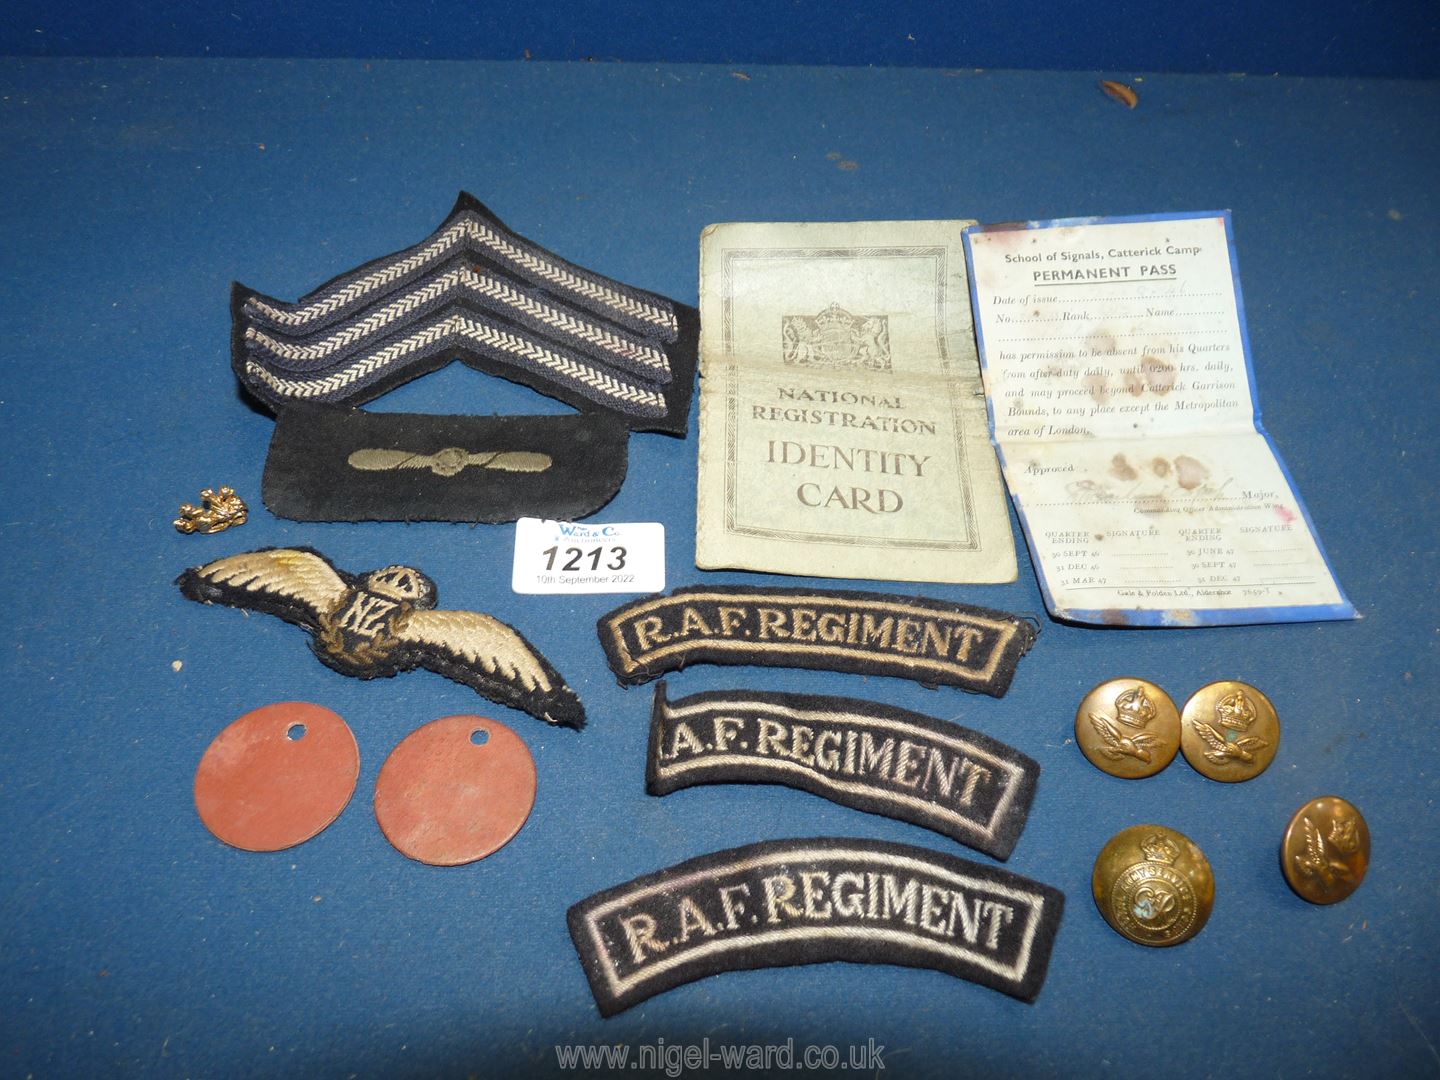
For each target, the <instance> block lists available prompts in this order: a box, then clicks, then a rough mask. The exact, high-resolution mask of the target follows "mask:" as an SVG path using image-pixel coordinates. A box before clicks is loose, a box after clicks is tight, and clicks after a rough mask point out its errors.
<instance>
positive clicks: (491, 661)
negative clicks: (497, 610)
mask: <svg viewBox="0 0 1440 1080" xmlns="http://www.w3.org/2000/svg"><path fill="white" fill-rule="evenodd" d="M175 583H176V585H178V586H179V587H180V592H181V593H183V594H184V595H185V596H186V597H188V598H189V599H191V600H196V601H199V602H200V603H202V604H227V605H229V606H230V607H238V608H242V609H245V610H251V611H263V612H266V613H267V614H270V615H275V616H278V617H279V618H281V619H284V620H285V621H286V622H289V623H294V624H295V625H297V626H302V627H304V628H305V629H306V630H309V631H310V634H311V642H310V648H311V650H312V651H313V652H314V653H315V655H316V656H317V657H318V658H319V659H320V661H321V663H323V664H325V665H326V666H327V667H330V668H333V669H334V670H336V671H338V672H340V673H341V674H342V675H352V676H354V677H356V678H360V679H375V678H381V677H386V676H391V675H396V674H398V673H399V672H402V671H412V670H414V669H415V668H419V667H423V668H426V669H428V670H430V671H434V672H436V673H437V674H440V675H444V676H445V677H446V678H450V679H454V680H455V681H456V682H459V683H464V684H465V685H466V686H468V687H470V688H471V689H473V690H475V691H476V692H477V693H479V694H482V695H484V696H485V697H487V698H489V699H490V700H491V701H496V702H499V703H500V704H502V705H509V706H511V707H512V708H516V709H520V710H522V711H523V712H527V713H529V714H530V715H531V716H534V717H536V718H537V719H540V720H543V721H545V722H546V723H547V724H557V725H559V726H562V727H571V728H580V727H583V726H584V724H585V710H584V707H583V706H582V705H581V704H580V699H579V698H578V697H576V695H575V691H573V690H572V689H570V687H569V686H567V685H566V684H565V680H564V679H563V678H562V677H561V675H560V673H559V672H557V671H556V670H555V669H554V668H553V667H551V666H550V663H549V661H547V660H546V659H545V657H544V656H542V655H541V654H540V653H539V651H538V650H537V649H536V648H535V647H534V646H533V645H531V644H530V642H528V641H526V640H525V638H524V637H522V636H521V635H520V633H519V632H518V631H517V630H515V629H514V628H513V627H510V626H507V625H506V624H505V623H503V622H501V621H500V620H498V619H495V618H492V617H491V616H489V615H484V614H481V613H480V612H478V611H440V610H436V607H435V603H436V599H437V591H436V588H435V583H434V582H432V581H431V580H430V579H429V578H428V577H427V576H426V575H425V574H423V573H421V572H420V571H419V570H416V569H415V568H414V567H410V566H386V567H383V568H382V569H379V570H371V571H370V572H369V573H366V574H358V575H356V574H347V573H345V572H344V571H342V570H337V569H336V568H335V567H334V566H332V565H331V563H330V561H329V560H328V559H326V558H325V556H323V555H321V554H320V553H319V552H318V551H314V550H312V549H310V548H264V549H261V550H259V551H249V552H245V553H243V554H240V555H232V556H230V557H229V558H225V559H218V560H216V561H215V562H212V563H207V564H206V565H204V566H197V567H192V568H191V569H189V570H186V571H185V572H184V573H183V574H181V575H180V577H179V578H178V579H176V582H175Z"/></svg>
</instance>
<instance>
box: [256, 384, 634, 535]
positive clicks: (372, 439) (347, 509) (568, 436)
mask: <svg viewBox="0 0 1440 1080" xmlns="http://www.w3.org/2000/svg"><path fill="white" fill-rule="evenodd" d="M628 441H629V432H628V431H627V430H626V429H625V428H624V427H622V426H621V425H619V424H617V423H615V422H614V421H613V420H611V419H610V418H609V417H606V416H601V415H599V414H595V413H580V414H572V415H568V416H428V415H419V414H413V413H369V412H363V411H361V410H359V409H346V408H342V407H339V406H334V405H308V404H302V405H286V406H285V407H284V408H282V409H281V410H280V414H279V418H278V420H277V422H276V424H275V434H274V435H273V436H272V437H271V439H270V454H269V456H268V457H267V458H266V459H265V478H264V481H263V483H262V485H261V488H260V492H261V495H262V496H264V499H265V505H266V506H268V507H269V508H270V510H271V511H272V512H273V513H275V514H277V515H279V516H280V517H283V518H290V519H291V520H293V521H483V522H500V521H515V520H516V519H517V518H521V517H531V516H534V517H543V518H553V519H555V520H557V521H576V520H578V519H580V518H583V517H586V516H588V515H590V514H593V513H595V511H597V510H599V509H600V508H601V507H602V506H604V505H605V504H606V503H607V502H609V501H610V500H611V499H612V498H614V496H615V493H616V492H617V491H619V490H620V485H621V484H622V483H624V481H625V467H626V459H627V453H628V445H627V444H628Z"/></svg>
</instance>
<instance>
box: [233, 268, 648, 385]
mask: <svg viewBox="0 0 1440 1080" xmlns="http://www.w3.org/2000/svg"><path fill="white" fill-rule="evenodd" d="M451 292H457V293H460V294H461V295H467V294H468V295H474V296H478V297H480V298H481V299H482V301H493V302H494V304H493V306H494V307H495V308H496V310H498V311H499V312H500V313H501V314H511V315H512V316H518V317H520V318H522V319H524V318H526V317H528V319H529V320H530V321H533V322H535V323H539V324H540V325H541V326H543V327H545V328H548V329H551V330H554V331H555V332H556V333H558V334H559V335H561V336H564V337H567V338H570V339H571V340H572V341H575V342H577V343H580V344H581V345H582V347H583V346H586V345H588V346H591V347H594V348H596V349H599V350H603V351H604V352H605V353H607V354H608V355H609V356H611V357H612V358H613V359H615V360H617V361H619V362H620V363H622V364H623V365H624V366H626V367H629V368H632V369H636V370H637V374H640V375H642V376H644V377H646V378H650V379H654V378H657V377H659V378H660V379H661V381H667V382H668V381H669V377H670V362H669V360H668V359H667V357H666V356H665V354H664V352H662V351H661V350H660V349H659V348H657V347H656V346H655V345H653V344H651V343H649V342H645V341H640V340H636V339H634V338H631V337H629V336H628V335H625V334H623V333H621V332H619V331H616V330H611V329H609V328H606V327H604V326H599V325H597V324H595V323H593V322H590V321H589V320H587V319H585V318H583V317H581V316H580V315H578V314H576V313H573V312H569V311H565V310H563V309H561V308H557V307H554V306H552V305H550V304H546V303H544V302H542V301H540V300H537V299H535V298H534V297H532V296H529V295H528V294H526V293H524V292H522V291H521V290H519V289H517V288H515V287H514V286H513V285H511V284H509V283H508V282H505V281H503V280H501V279H499V278H496V277H494V276H492V275H490V274H486V273H483V272H481V271H478V270H476V269H474V268H472V267H469V266H456V267H453V268H452V269H450V270H448V271H446V272H445V273H443V274H441V275H440V276H438V277H435V278H432V279H430V280H428V281H425V282H424V283H423V284H421V285H420V286H419V287H417V288H415V289H412V290H411V291H410V292H407V293H405V294H403V295H401V296H399V297H397V298H396V299H394V300H392V301H391V302H390V303H388V304H386V305H385V306H384V307H381V308H379V309H376V310H372V311H370V312H369V314H367V315H365V316H364V317H363V318H361V319H359V320H358V321H356V322H353V323H349V324H348V325H344V326H341V327H339V328H336V329H333V330H332V331H331V332H330V334H329V335H328V336H326V337H323V338H320V339H319V340H310V341H303V342H302V341H292V340H280V339H279V338H278V337H276V336H272V335H271V334H268V333H266V332H265V331H264V330H261V329H258V328H256V327H255V326H247V327H246V328H245V337H246V339H247V340H248V341H253V342H255V343H257V344H259V345H261V346H262V347H263V348H265V350H266V351H267V352H270V353H271V354H273V355H274V356H276V357H277V358H280V359H284V360H291V361H296V362H301V361H305V362H309V361H318V360H324V359H326V358H327V357H330V356H332V355H334V354H335V353H339V352H342V351H344V350H346V349H348V348H350V347H352V346H355V345H357V344H359V343H360V342H363V341H364V340H365V339H366V338H369V337H373V336H374V335H376V334H378V333H380V332H381V331H382V330H385V329H387V328H388V327H389V326H390V325H391V324H392V323H394V322H396V321H397V320H400V319H402V318H403V317H405V316H407V315H409V314H410V313H411V312H413V311H415V310H416V309H419V308H423V307H425V306H426V305H427V304H430V303H432V302H434V301H436V300H439V299H441V298H442V297H444V296H445V295H446V294H447V293H451ZM487 306H491V305H487ZM245 310H246V313H247V314H250V313H252V312H253V311H259V312H262V313H264V314H266V315H270V316H273V315H277V314H284V313H283V312H281V311H280V310H279V309H277V308H276V307H275V306H274V302H272V301H271V300H270V298H268V297H260V296H251V297H249V298H248V299H247V300H246V301H245Z"/></svg>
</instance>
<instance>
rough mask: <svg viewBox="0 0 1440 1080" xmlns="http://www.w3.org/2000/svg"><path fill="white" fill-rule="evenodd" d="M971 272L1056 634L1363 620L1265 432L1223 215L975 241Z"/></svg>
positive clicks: (980, 329) (1032, 231)
mask: <svg viewBox="0 0 1440 1080" xmlns="http://www.w3.org/2000/svg"><path fill="white" fill-rule="evenodd" d="M965 254H966V258H967V260H968V261H969V269H970V287H971V294H972V296H971V298H972V301H973V304H974V309H975V327H976V336H977V338H978V343H979V349H980V361H981V368H982V372H983V377H984V383H985V394H986V400H987V405H988V408H989V417H990V434H991V438H992V440H993V442H994V444H995V449H996V451H997V452H998V454H999V457H1000V463H1001V467H1002V469H1003V470H1004V475H1005V481H1006V483H1007V484H1008V485H1009V488H1010V494H1011V496H1012V497H1013V498H1014V500H1015V507H1016V510H1017V511H1018V513H1019V516H1020V520H1021V522H1022V524H1023V525H1024V528H1025V535H1026V538H1027V539H1028V541H1029V544H1030V551H1031V554H1032V555H1033V557H1034V561H1035V566H1036V572H1037V574H1038V575H1039V578H1040V587H1041V590H1042V591H1043V592H1044V594H1045V603H1046V606H1047V607H1049V609H1050V611H1051V613H1052V614H1054V615H1055V617H1056V618H1058V619H1064V620H1067V621H1070V622H1077V623H1087V624H1096V625H1119V626H1209V625H1219V624H1226V623H1264V622H1301V621H1309V620H1320V619H1349V618H1354V617H1355V609H1354V607H1352V606H1351V604H1350V602H1349V601H1348V600H1346V598H1345V596H1344V594H1343V593H1341V591H1340V587H1339V585H1338V584H1337V583H1336V581H1335V577H1334V575H1333V574H1332V573H1331V570H1330V565H1329V563H1328V562H1327V560H1326V558H1325V553H1324V551H1323V550H1322V549H1321V547H1320V541H1319V538H1318V537H1317V536H1316V534H1315V530H1314V528H1313V526H1312V525H1311V522H1310V516H1309V514H1308V513H1307V512H1306V509H1305V505H1304V503H1302V502H1301V501H1300V495H1299V493H1298V492H1297V491H1296V490H1295V486H1294V484H1293V483H1292V482H1291V479H1290V474H1289V473H1288V472H1287V471H1286V469H1285V465H1284V463H1283V462H1282V461H1281V460H1280V456H1279V454H1278V453H1277V452H1276V450H1275V447H1274V444H1273V443H1272V442H1271V440H1270V436H1269V435H1268V434H1267V433H1266V432H1265V430H1264V428H1263V427H1262V426H1261V423H1260V408H1259V404H1258V402H1257V401H1256V397H1255V382H1254V378H1253V372H1252V370H1251V361H1250V345H1249V340H1248V338H1247V335H1246V331H1245V309H1244V305H1243V303H1242V301H1241V298H1240V282H1239V278H1238V276H1237V273H1236V264H1235V257H1234V251H1233V245H1232V240H1231V233H1230V215H1229V213H1228V212H1225V213H1203V214H1175V215H1154V216H1145V217H1127V218H1085V219H1069V220H1057V221H1032V222H1026V223H1021V224H1007V225H1001V226H974V227H972V228H970V229H967V230H966V233H965Z"/></svg>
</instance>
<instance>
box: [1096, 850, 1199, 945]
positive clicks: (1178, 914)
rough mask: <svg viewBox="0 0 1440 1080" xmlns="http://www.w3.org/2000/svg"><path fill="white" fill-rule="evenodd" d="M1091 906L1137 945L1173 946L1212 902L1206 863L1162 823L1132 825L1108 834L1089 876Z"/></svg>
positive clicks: (1185, 938)
mask: <svg viewBox="0 0 1440 1080" xmlns="http://www.w3.org/2000/svg"><path fill="white" fill-rule="evenodd" d="M1090 889H1091V891H1092V892H1093V893H1094V894H1095V906H1096V907H1098V908H1099V909H1100V914H1101V915H1103V916H1105V921H1106V922H1108V923H1109V924H1110V925H1111V926H1112V927H1114V929H1115V931H1116V932H1117V933H1119V934H1121V935H1123V936H1125V937H1127V938H1129V939H1130V940H1131V941H1134V942H1136V943H1138V944H1140V945H1154V946H1157V947H1158V946H1162V945H1179V944H1180V943H1181V942H1182V941H1189V940H1190V939H1191V938H1192V937H1194V936H1195V935H1196V934H1198V933H1199V932H1200V930H1201V928H1202V927H1204V925H1205V922H1206V920H1208V919H1209V918H1210V909H1211V908H1212V907H1214V906H1215V878H1214V876H1213V875H1212V874H1211V873H1210V863H1209V862H1208V861H1207V860H1206V858H1205V853H1204V852H1202V851H1201V850H1200V849H1199V848H1198V847H1196V846H1195V844H1194V843H1193V842H1192V841H1191V840H1190V838H1189V837H1188V836H1186V835H1184V834H1183V833H1178V832H1176V831H1175V830H1174V829H1167V828H1166V827H1165V826H1164V825H1134V826H1132V827H1130V828H1128V829H1122V830H1121V831H1120V832H1118V833H1116V834H1115V835H1114V836H1112V837H1111V838H1110V840H1109V841H1108V842H1107V843H1106V845H1105V846H1104V847H1103V848H1101V849H1100V854H1099V855H1097V856H1096V857H1095V871H1094V873H1093V874H1092V875H1091V878H1090Z"/></svg>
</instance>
